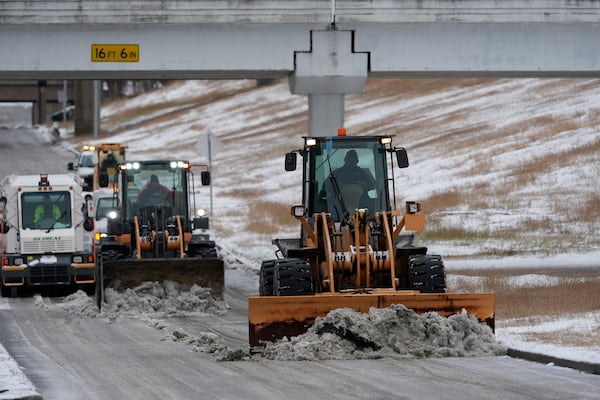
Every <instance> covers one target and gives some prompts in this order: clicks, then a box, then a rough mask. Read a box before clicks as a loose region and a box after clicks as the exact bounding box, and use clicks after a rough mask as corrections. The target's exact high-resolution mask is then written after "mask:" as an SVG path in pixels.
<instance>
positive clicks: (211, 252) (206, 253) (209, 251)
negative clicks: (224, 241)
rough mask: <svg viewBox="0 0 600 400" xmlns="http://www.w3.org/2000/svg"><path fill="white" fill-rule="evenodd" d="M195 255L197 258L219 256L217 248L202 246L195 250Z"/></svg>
mask: <svg viewBox="0 0 600 400" xmlns="http://www.w3.org/2000/svg"><path fill="white" fill-rule="evenodd" d="M194 257H196V258H217V249H215V248H209V247H205V248H200V249H198V250H196V251H194Z"/></svg>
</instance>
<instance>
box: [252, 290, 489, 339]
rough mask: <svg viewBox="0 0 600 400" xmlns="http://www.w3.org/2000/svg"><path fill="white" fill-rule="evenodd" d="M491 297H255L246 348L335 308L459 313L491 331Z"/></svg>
mask: <svg viewBox="0 0 600 400" xmlns="http://www.w3.org/2000/svg"><path fill="white" fill-rule="evenodd" d="M495 303H496V294H495V293H487V292H486V293H420V292H418V291H392V290H385V289H382V290H373V291H372V292H371V293H323V294H316V295H312V296H255V297H250V298H249V299H248V322H249V339H250V347H256V346H259V345H260V344H261V342H273V341H276V340H279V339H281V338H283V337H285V336H287V337H293V336H297V335H300V334H302V333H305V332H306V331H307V330H308V328H309V327H310V326H312V325H313V324H314V322H315V319H316V318H317V317H324V316H325V315H327V314H328V313H329V311H331V310H334V309H337V308H350V309H353V310H355V311H358V312H365V313H366V312H368V311H369V309H370V308H371V307H377V308H385V307H388V306H390V305H392V304H404V306H406V307H407V308H410V309H412V310H414V311H415V312H417V313H419V314H423V313H426V312H429V311H435V312H437V313H438V314H439V315H442V316H444V317H446V316H450V315H452V314H459V313H461V312H462V310H463V309H465V310H466V311H467V313H468V314H473V315H475V316H476V317H477V319H478V320H479V321H480V322H481V323H484V324H487V325H489V326H490V327H491V328H492V330H494V314H495Z"/></svg>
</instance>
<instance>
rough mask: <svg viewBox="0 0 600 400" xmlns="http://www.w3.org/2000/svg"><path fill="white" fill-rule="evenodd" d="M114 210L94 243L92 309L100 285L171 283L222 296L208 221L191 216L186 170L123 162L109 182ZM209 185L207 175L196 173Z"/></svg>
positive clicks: (172, 164) (166, 163) (186, 166)
mask: <svg viewBox="0 0 600 400" xmlns="http://www.w3.org/2000/svg"><path fill="white" fill-rule="evenodd" d="M109 178H110V177H109V176H108V175H107V174H100V177H99V181H100V186H101V187H107V186H109V181H114V182H117V185H116V186H114V200H113V204H114V209H112V210H109V211H108V212H107V213H106V214H107V216H108V218H107V224H106V231H105V232H103V233H102V234H101V235H100V234H99V235H98V236H99V237H97V243H98V246H97V248H98V250H97V252H98V257H97V260H98V265H97V269H98V270H99V272H98V276H99V277H100V279H98V287H97V290H96V295H97V302H98V306H99V307H100V306H101V302H102V294H103V289H104V287H105V286H107V285H108V286H110V287H113V288H117V289H124V288H133V287H136V286H138V285H140V284H142V283H143V282H145V281H167V280H169V281H174V282H177V283H181V284H189V285H192V284H198V285H200V286H206V287H210V288H211V289H212V292H213V294H214V295H215V296H217V297H222V292H223V286H224V267H223V260H221V259H219V258H218V257H217V249H216V247H215V243H214V241H212V240H210V237H209V235H208V234H207V233H206V232H205V231H206V229H208V217H204V216H196V217H194V215H196V213H197V212H198V211H201V210H197V209H196V206H195V198H194V179H193V178H194V175H193V174H192V166H191V165H190V163H189V162H187V161H181V160H175V161H172V160H152V161H128V162H126V163H122V164H119V165H118V168H117V170H116V176H115V177H113V179H109ZM201 179H202V184H203V185H208V184H210V175H209V172H208V171H202V172H201Z"/></svg>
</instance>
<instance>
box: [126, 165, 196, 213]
mask: <svg viewBox="0 0 600 400" xmlns="http://www.w3.org/2000/svg"><path fill="white" fill-rule="evenodd" d="M185 172H186V170H183V169H182V168H171V167H170V166H169V163H145V164H140V168H139V169H129V170H126V171H124V174H123V179H126V180H127V185H126V188H125V190H126V193H125V195H126V198H127V205H126V207H125V210H126V211H125V212H126V216H127V217H128V218H131V217H133V216H134V215H138V216H139V215H141V213H142V212H143V211H144V210H149V209H152V208H154V207H157V206H163V207H165V210H166V214H167V215H181V216H183V217H184V218H186V219H187V196H186V195H185V194H186V193H187V181H186V177H187V175H186V173H185Z"/></svg>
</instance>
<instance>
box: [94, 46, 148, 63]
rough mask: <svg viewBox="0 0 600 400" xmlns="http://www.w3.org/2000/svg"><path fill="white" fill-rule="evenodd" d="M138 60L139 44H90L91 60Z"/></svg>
mask: <svg viewBox="0 0 600 400" xmlns="http://www.w3.org/2000/svg"><path fill="white" fill-rule="evenodd" d="M139 61H140V45H139V44H92V62H139Z"/></svg>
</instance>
